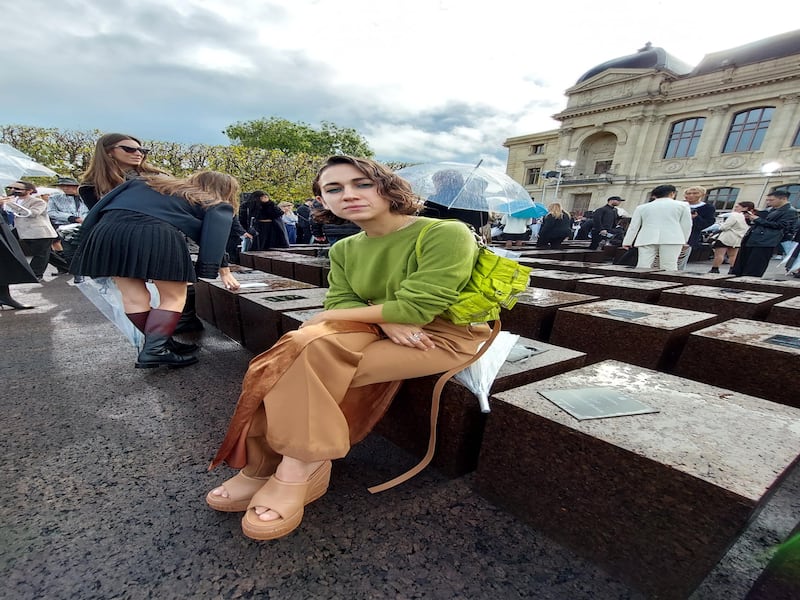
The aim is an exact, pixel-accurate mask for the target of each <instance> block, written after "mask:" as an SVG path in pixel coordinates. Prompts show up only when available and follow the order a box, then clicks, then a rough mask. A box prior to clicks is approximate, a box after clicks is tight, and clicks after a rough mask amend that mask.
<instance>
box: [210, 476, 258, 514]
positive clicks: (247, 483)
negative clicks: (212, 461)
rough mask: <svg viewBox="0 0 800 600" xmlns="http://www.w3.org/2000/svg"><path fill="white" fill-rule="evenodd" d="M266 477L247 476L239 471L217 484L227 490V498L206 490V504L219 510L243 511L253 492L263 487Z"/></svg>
mask: <svg viewBox="0 0 800 600" xmlns="http://www.w3.org/2000/svg"><path fill="white" fill-rule="evenodd" d="M268 479H269V477H249V476H247V475H245V474H244V473H242V472H241V471H240V472H239V473H237V474H236V475H234V476H233V477H231V478H230V479H228V480H227V481H225V482H224V483H222V485H221V486H217V487H224V488H225V489H226V490H227V491H228V497H227V498H226V497H224V496H217V495H216V494H212V493H211V492H208V494H206V504H208V505H209V506H210V507H211V508H213V509H214V510H218V511H221V512H244V511H246V510H247V506H248V504H250V500H251V499H252V498H253V496H254V495H255V493H256V492H257V491H258V490H260V489H261V488H262V487H264V484H265V483H266V482H267V480H268ZM214 489H217V488H214ZM211 491H212V492H213V491H214V490H211Z"/></svg>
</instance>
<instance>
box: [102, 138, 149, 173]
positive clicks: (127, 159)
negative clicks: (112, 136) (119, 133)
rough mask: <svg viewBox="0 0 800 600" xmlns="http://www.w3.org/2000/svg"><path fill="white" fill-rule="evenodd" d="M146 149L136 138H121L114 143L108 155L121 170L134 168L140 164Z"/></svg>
mask: <svg viewBox="0 0 800 600" xmlns="http://www.w3.org/2000/svg"><path fill="white" fill-rule="evenodd" d="M146 155H147V151H146V150H145V149H144V148H142V147H141V145H140V144H139V142H137V141H136V140H131V139H127V140H122V141H119V142H117V143H116V144H114V145H113V146H112V147H111V148H110V149H109V151H108V156H109V157H111V160H113V161H114V162H115V163H117V164H118V165H119V167H120V168H121V169H122V170H123V171H128V170H130V169H135V168H137V167H138V166H139V165H141V164H142V161H143V160H144V157H145V156H146Z"/></svg>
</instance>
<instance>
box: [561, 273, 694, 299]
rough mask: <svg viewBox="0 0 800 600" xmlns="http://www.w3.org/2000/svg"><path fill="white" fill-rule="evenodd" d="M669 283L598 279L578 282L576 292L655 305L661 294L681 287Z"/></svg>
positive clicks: (624, 278) (627, 278) (615, 278)
mask: <svg viewBox="0 0 800 600" xmlns="http://www.w3.org/2000/svg"><path fill="white" fill-rule="evenodd" d="M679 285H680V284H678V283H670V282H668V281H653V280H652V279H635V278H633V277H596V278H593V279H582V280H581V281H578V282H576V284H575V292H576V293H578V294H590V295H592V296H598V297H600V298H619V299H622V300H629V301H631V302H645V303H650V304H655V303H656V302H658V298H659V296H661V292H663V291H664V290H668V289H670V288H674V287H677V286H679Z"/></svg>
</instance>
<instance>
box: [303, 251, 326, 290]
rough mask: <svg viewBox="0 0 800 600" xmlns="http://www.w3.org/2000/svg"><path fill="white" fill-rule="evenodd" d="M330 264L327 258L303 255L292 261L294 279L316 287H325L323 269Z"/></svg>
mask: <svg viewBox="0 0 800 600" xmlns="http://www.w3.org/2000/svg"><path fill="white" fill-rule="evenodd" d="M330 264H331V261H330V259H327V258H315V257H313V256H308V257H304V258H303V259H302V260H297V261H295V263H294V279H297V280H298V281H303V282H305V283H310V284H312V285H315V286H317V287H325V286H327V284H328V280H327V277H326V274H325V272H324V269H325V267H330Z"/></svg>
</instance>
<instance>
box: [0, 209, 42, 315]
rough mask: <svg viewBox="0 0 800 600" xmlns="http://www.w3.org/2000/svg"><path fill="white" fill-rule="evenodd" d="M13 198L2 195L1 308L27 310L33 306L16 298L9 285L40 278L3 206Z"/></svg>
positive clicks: (0, 223) (0, 219)
mask: <svg viewBox="0 0 800 600" xmlns="http://www.w3.org/2000/svg"><path fill="white" fill-rule="evenodd" d="M11 200H13V198H12V197H11V196H3V197H0V308H2V307H6V306H9V307H11V308H12V309H14V310H25V309H29V308H33V307H32V306H25V305H23V304H20V303H19V302H17V301H16V300H14V298H12V297H11V291H10V290H9V289H8V286H9V285H10V284H13V283H36V282H37V281H38V279H37V278H36V275H35V274H34V272H33V270H32V269H31V267H30V265H29V264H28V261H27V260H26V258H25V254H24V253H23V252H22V248H20V245H19V241H17V236H16V235H14V233H13V232H12V231H11V227H9V223H8V217H7V216H6V215H7V213H6V211H5V210H3V208H2V207H3V205H4V204H5V203H6V202H9V201H11Z"/></svg>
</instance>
